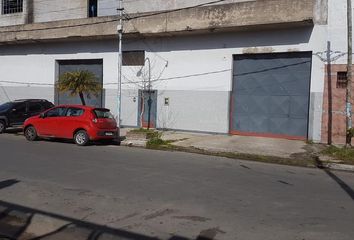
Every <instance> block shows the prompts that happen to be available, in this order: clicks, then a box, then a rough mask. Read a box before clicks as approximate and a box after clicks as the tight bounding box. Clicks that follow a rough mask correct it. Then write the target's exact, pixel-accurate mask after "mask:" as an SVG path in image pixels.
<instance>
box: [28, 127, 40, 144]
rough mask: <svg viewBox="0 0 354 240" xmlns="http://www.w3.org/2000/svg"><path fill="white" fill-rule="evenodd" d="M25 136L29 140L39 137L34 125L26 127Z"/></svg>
mask: <svg viewBox="0 0 354 240" xmlns="http://www.w3.org/2000/svg"><path fill="white" fill-rule="evenodd" d="M25 137H26V139H27V140H28V141H34V140H36V139H37V138H38V135H37V131H36V129H35V128H34V127H32V126H30V127H27V128H26V129H25Z"/></svg>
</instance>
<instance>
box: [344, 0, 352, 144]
mask: <svg viewBox="0 0 354 240" xmlns="http://www.w3.org/2000/svg"><path fill="white" fill-rule="evenodd" d="M347 25H348V26H347V27H348V65H347V90H346V99H345V100H346V120H347V121H346V123H347V124H346V127H347V141H346V146H348V145H351V134H350V133H349V130H350V129H351V128H352V62H353V49H352V41H353V35H352V32H353V27H352V1H351V0H347Z"/></svg>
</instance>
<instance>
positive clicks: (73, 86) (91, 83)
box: [58, 70, 102, 105]
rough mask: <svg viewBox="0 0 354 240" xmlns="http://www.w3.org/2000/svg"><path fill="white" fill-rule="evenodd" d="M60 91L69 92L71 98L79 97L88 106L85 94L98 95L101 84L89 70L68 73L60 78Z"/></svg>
mask: <svg viewBox="0 0 354 240" xmlns="http://www.w3.org/2000/svg"><path fill="white" fill-rule="evenodd" d="M58 90H59V91H60V92H69V93H70V95H71V96H75V95H79V97H80V99H81V103H82V105H86V102H85V98H84V93H89V94H94V95H96V96H97V95H98V94H99V93H100V92H101V91H102V86H101V84H100V83H99V82H98V81H97V77H96V75H95V74H94V73H92V72H90V71H87V70H79V71H73V72H66V73H64V74H62V75H61V76H60V77H59V81H58Z"/></svg>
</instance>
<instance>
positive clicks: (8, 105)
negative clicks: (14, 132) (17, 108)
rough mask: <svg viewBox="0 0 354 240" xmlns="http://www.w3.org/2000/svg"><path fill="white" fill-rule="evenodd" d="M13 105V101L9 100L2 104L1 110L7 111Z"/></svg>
mask: <svg viewBox="0 0 354 240" xmlns="http://www.w3.org/2000/svg"><path fill="white" fill-rule="evenodd" d="M12 106H13V103H11V102H8V103H4V104H1V105H0V112H6V111H7V110H9V109H10V108H11V107H12Z"/></svg>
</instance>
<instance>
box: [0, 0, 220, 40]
mask: <svg viewBox="0 0 354 240" xmlns="http://www.w3.org/2000/svg"><path fill="white" fill-rule="evenodd" d="M225 1H227V0H215V1H210V2H206V3H201V4H197V5H193V6H189V7H183V8H176V9H172V10H166V11H160V12H155V13H150V14H145V15H139V16H133V17H131V18H127V20H133V19H138V18H145V17H151V16H156V15H161V14H167V13H172V12H178V11H183V10H188V9H193V8H198V7H202V6H206V5H210V4H215V3H220V2H225ZM117 21H119V18H117V19H111V20H105V21H100V22H94V23H81V24H75V25H65V26H56V27H46V28H35V29H22V30H9V31H1V32H0V33H16V32H31V31H45V30H53V29H62V28H74V27H82V26H90V25H98V24H103V23H109V22H117Z"/></svg>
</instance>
